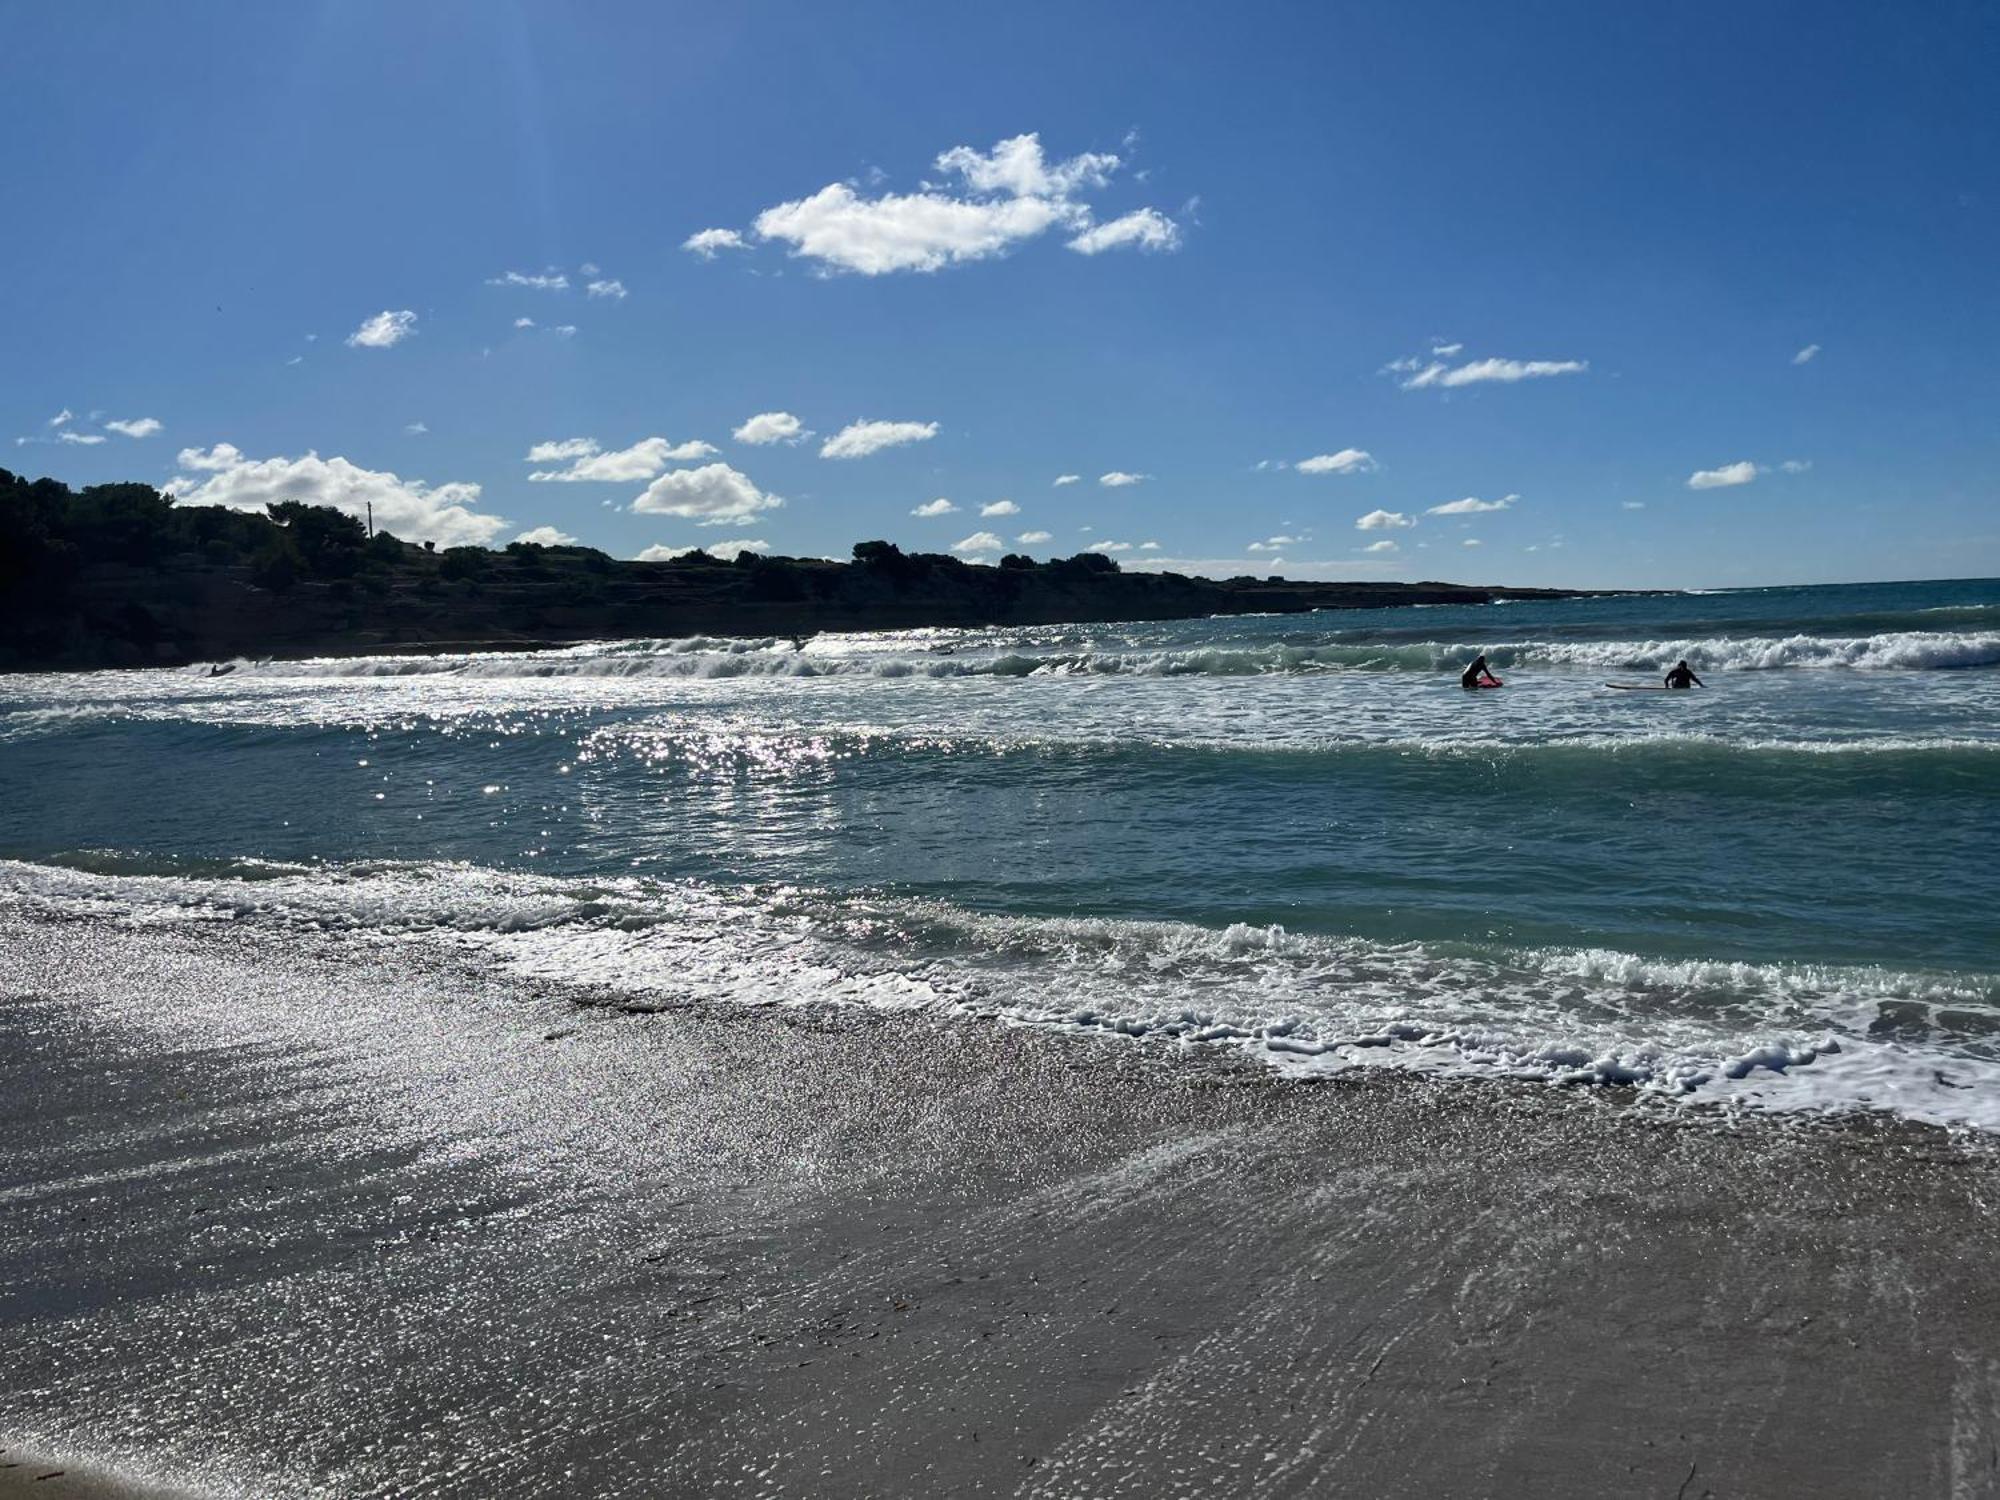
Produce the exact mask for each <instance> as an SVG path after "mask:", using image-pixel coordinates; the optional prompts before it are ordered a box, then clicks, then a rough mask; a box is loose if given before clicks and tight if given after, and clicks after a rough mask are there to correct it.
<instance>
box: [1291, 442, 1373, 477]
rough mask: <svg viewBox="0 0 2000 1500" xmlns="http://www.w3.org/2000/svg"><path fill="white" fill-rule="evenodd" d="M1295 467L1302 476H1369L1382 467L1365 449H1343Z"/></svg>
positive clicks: (1315, 457) (1320, 455)
mask: <svg viewBox="0 0 2000 1500" xmlns="http://www.w3.org/2000/svg"><path fill="white" fill-rule="evenodd" d="M1281 467H1282V465H1281ZM1295 467H1296V468H1297V469H1298V471H1299V472H1300V473H1301V474H1367V473H1371V472H1372V471H1374V470H1376V469H1379V468H1381V467H1382V466H1381V465H1380V464H1378V463H1376V462H1375V457H1374V455H1373V454H1371V453H1369V452H1367V451H1366V450H1365V449H1361V448H1342V449H1341V450H1340V451H1339V452H1338V453H1318V454H1315V455H1313V457H1311V458H1302V459H1300V460H1299V461H1298V463H1297V465H1295Z"/></svg>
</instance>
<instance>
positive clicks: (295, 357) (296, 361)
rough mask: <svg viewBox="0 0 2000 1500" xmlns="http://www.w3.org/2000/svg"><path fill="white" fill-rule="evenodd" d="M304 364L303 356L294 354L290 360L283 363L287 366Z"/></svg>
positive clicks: (304, 358)
mask: <svg viewBox="0 0 2000 1500" xmlns="http://www.w3.org/2000/svg"><path fill="white" fill-rule="evenodd" d="M305 362H306V357H305V356H304V355H303V354H294V355H293V356H292V357H291V358H290V359H288V360H286V361H285V363H286V364H288V365H302V364H304V363H305Z"/></svg>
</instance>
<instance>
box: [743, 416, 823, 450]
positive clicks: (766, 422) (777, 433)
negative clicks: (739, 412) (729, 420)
mask: <svg viewBox="0 0 2000 1500" xmlns="http://www.w3.org/2000/svg"><path fill="white" fill-rule="evenodd" d="M730 436H731V437H733V438H735V439H736V441H737V442H739V443H748V444H750V445H751V446H752V447H763V446H765V445H767V444H770V443H796V442H798V441H800V440H801V439H803V438H808V437H811V436H812V434H811V433H809V432H807V431H806V429H805V424H804V423H802V422H800V421H799V419H798V418H797V417H795V416H793V415H792V414H791V413H790V412H788V411H760V412H758V413H757V415H756V416H754V417H752V418H750V419H749V420H748V421H747V422H745V423H744V424H743V425H742V426H741V427H739V428H737V429H736V430H735V431H734V432H733V433H731V434H730Z"/></svg>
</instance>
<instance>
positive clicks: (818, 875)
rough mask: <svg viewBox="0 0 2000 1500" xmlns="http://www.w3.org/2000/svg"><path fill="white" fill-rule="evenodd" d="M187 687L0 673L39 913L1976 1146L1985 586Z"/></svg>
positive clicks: (224, 681)
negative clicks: (1904, 1126) (1912, 1125)
mask: <svg viewBox="0 0 2000 1500" xmlns="http://www.w3.org/2000/svg"><path fill="white" fill-rule="evenodd" d="M1477 651H1484V652H1485V653H1486V654H1487V656H1488V657H1489V659H1490V660H1491V661H1492V662H1493V664H1494V666H1495V669H1496V670H1497V671H1498V672H1499V673H1500V675H1501V676H1503V677H1505V678H1506V679H1507V686H1506V688H1505V689H1504V690H1502V691H1499V692H1488V693H1479V694H1468V693H1465V692H1463V691H1462V690H1460V689H1459V688H1458V686H1457V681H1456V679H1457V671H1458V668H1459V667H1460V666H1461V665H1462V664H1463V662H1464V661H1465V660H1467V659H1468V658H1469V657H1471V656H1472V655H1473V654H1474V653H1475V652H1477ZM1680 656H1686V657H1687V658H1688V659H1689V660H1690V661H1691V662H1692V663H1693V665H1694V666H1695V668H1696V670H1697V671H1699V672H1700V673H1701V674H1702V676H1703V677H1704V679H1705V680H1706V681H1707V683H1708V687H1707V689H1706V690H1703V691H1695V692H1690V693H1685V694H1681V693H1675V694H1668V693H1650V692H1649V693H1632V692H1615V691H1611V690H1609V689H1607V688H1606V687H1605V686H1604V684H1605V683H1607V682H1612V681H1631V682H1639V681H1655V682H1656V681H1658V678H1659V674H1660V672H1661V671H1662V670H1664V668H1665V667H1666V666H1667V665H1669V664H1671V663H1672V662H1673V661H1674V660H1675V659H1676V658H1677V657H1680ZM208 671H209V668H208V667H207V666H203V667H201V668H196V669H189V670H176V671H158V672H118V673H93V674H84V675H74V676H48V677H11V678H0V808H4V809H5V812H4V813H0V858H5V859H8V860H11V861H14V862H16V863H14V864H13V865H10V866H9V867H8V873H7V879H8V881H9V882H10V883H11V887H12V888H13V889H14V890H15V892H16V895H17V898H18V899H24V900H25V899H38V900H52V901H62V902H66V903H71V904H74V903H79V902H83V903H88V902H101V903H106V904H107V908H108V909H111V910H115V911H116V912H119V913H122V914H123V916H122V917H121V918H120V919H125V920H130V919H135V916H134V914H135V913H138V912H140V911H142V910H143V911H150V912H154V913H156V914H162V913H164V914H173V913H178V914H180V916H181V917H183V918H186V919H189V920H192V919H193V918H194V916H195V915H201V916H204V917H211V918H212V917H213V916H214V915H215V914H216V913H218V912H226V913H228V914H230V915H232V916H233V917H236V918H241V919H249V920H257V921H269V922H274V923H284V922H297V921H311V922H314V923H318V924H322V925H324V924H327V923H339V924H344V925H351V926H355V927H358V928H365V929H367V930H369V931H370V932H371V933H375V934H378V935H381V936H382V937H383V938H384V940H391V939H393V940H395V941H438V940H441V939H440V936H439V935H440V934H449V935H450V938H451V940H452V941H455V942H460V943H474V944H478V945H481V946H483V947H487V948H490V949H491V950H492V951H493V952H494V953H495V954H497V955H498V956H499V957H500V958H501V959H502V960H503V961H505V962H507V963H510V964H515V965H519V966H522V967H525V968H528V969H532V970H539V971H546V972H549V973H552V974H560V975H563V976H565V977H572V978H579V979H583V980H586V981H588V982H591V983H594V984H601V985H608V986H614V987H619V988H624V989H629V990H633V991H645V992H654V991H658V990H663V989H664V990H669V991H671V990H674V989H676V988H677V987H678V988H682V989H687V988H698V987H705V988H706V990H707V991H709V992H726V993H728V994H730V995H732V996H735V997H737V998H742V999H745V1000H748V1001H753V1002H754V1001H760V1000H774V999H797V1000H810V999H813V998H827V997H833V998H846V999H852V1000H856V1001H858V1002H860V1003H869V1004H888V1003H894V1004H908V1005H921V1006H943V1007H960V1008H971V1009H974V1010H978V1011H981V1012H999V1013H1003V1014H1006V1015H1010V1016H1014V1017H1017V1018H1019V1019H1022V1020H1026V1021H1031V1022H1034V1023H1037V1024H1049V1025H1067V1026H1078V1027H1089V1028H1099V1029H1102V1028H1114V1029H1118V1030H1125V1031H1139V1032H1150V1033H1154V1034H1160V1035H1166V1036H1170V1037H1174V1038H1177V1039H1179V1040H1181V1041H1182V1042H1186V1043H1189V1044H1195V1043H1196V1042H1197V1041H1198V1042H1199V1043H1200V1044H1202V1045H1216V1044H1221V1045H1234V1046H1246V1047H1252V1048H1255V1049H1259V1050H1260V1052H1261V1053H1262V1054H1263V1055H1267V1056H1269V1057H1270V1058H1271V1060H1272V1061H1273V1063H1274V1065H1278V1066H1283V1067H1287V1068H1299V1069H1309V1070H1319V1071H1337V1070H1338V1069H1340V1068H1344V1067H1353V1066H1385V1065H1386V1066H1407V1067H1416V1068H1428V1069H1439V1070H1447V1071H1453V1072H1460V1071H1481V1070H1488V1071H1498V1072H1506V1073H1510V1074H1529V1075H1534V1076H1545V1077H1550V1078H1554V1079H1560V1080H1565V1081H1571V1080H1593V1079H1594V1080H1607V1081H1620V1082H1631V1083H1637V1084H1640V1085H1641V1086H1643V1087H1647V1088H1651V1089H1656V1090H1658V1091H1659V1092H1661V1093H1662V1094H1664V1095H1669V1096H1674V1097H1694V1098H1700V1099H1718V1100H1724V1101H1736V1102H1739V1103H1748V1104H1754V1105H1758V1106H1764V1107H1811V1108H1825V1107H1836V1108H1889V1109H1895V1110H1899V1111H1903V1112H1905V1113H1909V1114H1913V1115H1916V1116H1918V1117H1922V1118H1931V1119H1940V1120H1949V1121H1962V1122H1968V1123H1975V1124H1983V1125H1996V1124H2000V1061H1996V1060H1997V1059H2000V1047H1996V1045H1995V1044H1994V1036H1995V1033H1996V1032H2000V920H1996V916H1995V913H1996V911H2000V857H1996V852H1995V851H1996V847H2000V717H1996V714H1995V711H1994V703H1995V699H1994V695H1995V693H1996V692H2000V583H1996V582H1991V581H1984V582H1953V583H1925V584H1878V585H1867V586H1852V587H1848V586H1843V587H1828V588H1812V589H1797V588H1793V589H1769V590H1752V591H1735V592H1728V593H1717V594H1705V595H1689V596H1666V597H1644V598H1621V599H1605V600H1576V601H1568V602H1563V603H1554V604H1513V605H1504V606H1486V607H1462V608H1461V607H1439V608H1422V609H1403V610H1383V611H1367V612H1322V613H1318V614H1314V615H1307V616H1298V615H1294V616H1284V617H1260V618H1251V619H1228V620H1196V621H1179V622H1171V623H1165V624H1145V625H1113V626H1067V627H1039V628H1032V629H992V630H974V631H960V630H937V631H918V632H902V633H895V634H882V635H856V636H843V637H824V638H820V639H816V640H813V641H810V642H808V643H806V644H805V645H804V646H803V647H802V648H801V647H800V646H798V645H797V644H795V643H794V642H792V641H790V640H765V641H723V640H709V639H695V640H681V641H634V642H620V643H611V644H604V645H594V646H587V647H579V648H574V649H570V650H563V651H553V652H542V653H536V654H533V655H511V656H508V655H487V656H473V657H466V656H457V657H436V658H429V657H426V658H398V659H393V660H388V659H372V660H350V661H337V660H324V661H314V662H298V663H266V664H259V663H254V662H241V663H237V664H235V665H234V666H233V668H232V669H231V670H229V671H228V672H227V673H226V674H225V675H221V676H210V675H208ZM162 919H165V918H164V917H162ZM177 919H178V918H177Z"/></svg>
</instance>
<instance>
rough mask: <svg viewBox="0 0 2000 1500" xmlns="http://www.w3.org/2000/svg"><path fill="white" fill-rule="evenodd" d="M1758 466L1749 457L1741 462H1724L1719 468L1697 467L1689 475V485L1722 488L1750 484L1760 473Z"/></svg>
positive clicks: (1689, 486) (1690, 486)
mask: <svg viewBox="0 0 2000 1500" xmlns="http://www.w3.org/2000/svg"><path fill="white" fill-rule="evenodd" d="M1759 472H1760V471H1759V469H1758V468H1757V466H1756V465H1755V464H1753V463H1751V462H1750V460H1749V459H1747V458H1746V459H1743V460H1742V461H1741V462H1739V463H1733V464H1724V465H1723V466H1722V467H1721V468H1719V469H1696V470H1695V471H1694V473H1692V474H1690V475H1688V482H1687V487H1688V488H1689V489H1691V490H1720V489H1727V488H1729V487H1730V486H1731V485H1737V484H1748V483H1750V481H1751V480H1753V479H1755V478H1756V477H1757V475H1758V473H1759Z"/></svg>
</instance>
